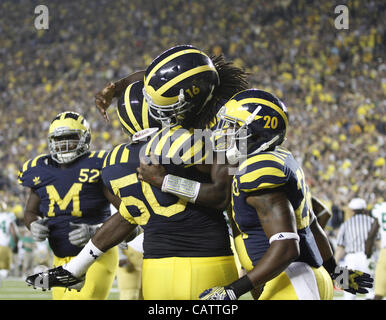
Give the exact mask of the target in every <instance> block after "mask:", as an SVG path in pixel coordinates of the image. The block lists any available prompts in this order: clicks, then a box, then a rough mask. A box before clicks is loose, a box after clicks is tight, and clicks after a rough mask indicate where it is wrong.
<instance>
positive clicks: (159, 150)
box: [145, 126, 210, 166]
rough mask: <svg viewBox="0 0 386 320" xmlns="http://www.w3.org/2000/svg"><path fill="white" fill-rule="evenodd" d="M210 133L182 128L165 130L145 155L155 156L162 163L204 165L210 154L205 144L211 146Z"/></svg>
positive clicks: (149, 143)
mask: <svg viewBox="0 0 386 320" xmlns="http://www.w3.org/2000/svg"><path fill="white" fill-rule="evenodd" d="M209 133H210V132H209V131H208V132H206V131H201V130H193V129H191V130H187V129H184V128H182V127H181V126H174V127H172V128H164V129H162V130H160V131H159V132H158V133H157V134H156V135H155V136H154V137H153V138H152V139H151V140H150V141H149V142H148V144H147V146H146V151H145V154H146V155H147V156H150V154H151V153H152V154H154V155H155V156H156V157H159V158H160V162H161V163H173V164H176V165H181V164H183V165H187V166H189V165H194V164H198V163H202V162H203V161H204V159H205V157H206V156H207V154H208V150H206V148H205V142H206V141H207V142H208V146H210V140H209V138H210V134H209ZM163 161H164V162H163Z"/></svg>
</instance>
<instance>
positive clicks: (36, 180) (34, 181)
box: [32, 177, 41, 186]
mask: <svg viewBox="0 0 386 320" xmlns="http://www.w3.org/2000/svg"><path fill="white" fill-rule="evenodd" d="M32 181H33V183H34V184H35V186H36V185H37V184H39V183H41V181H40V177H35V178H33V180H32Z"/></svg>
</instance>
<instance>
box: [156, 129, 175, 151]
mask: <svg viewBox="0 0 386 320" xmlns="http://www.w3.org/2000/svg"><path fill="white" fill-rule="evenodd" d="M173 134H174V130H169V132H168V133H166V134H165V135H163V136H162V138H161V140H160V141H159V142H158V144H157V146H156V148H155V150H154V154H156V155H161V153H162V148H163V147H164V146H165V144H166V142H167V141H168V139H169V137H171V136H172V135H173Z"/></svg>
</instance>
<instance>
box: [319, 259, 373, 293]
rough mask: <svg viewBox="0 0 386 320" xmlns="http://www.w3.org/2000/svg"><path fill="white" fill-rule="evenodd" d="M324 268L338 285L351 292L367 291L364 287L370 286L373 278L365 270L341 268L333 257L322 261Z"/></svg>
mask: <svg viewBox="0 0 386 320" xmlns="http://www.w3.org/2000/svg"><path fill="white" fill-rule="evenodd" d="M323 266H324V268H325V269H326V270H327V272H328V273H329V274H330V276H331V278H332V280H335V282H336V284H337V285H338V287H340V288H342V289H343V290H344V291H347V292H350V293H352V294H356V293H368V292H369V291H368V290H367V289H366V288H372V287H373V282H374V279H373V278H372V277H371V276H370V275H369V274H368V273H365V272H362V271H359V270H351V269H348V268H347V267H345V268H343V267H340V266H338V265H337V264H336V261H335V259H334V257H331V258H330V259H328V260H327V261H326V262H324V263H323Z"/></svg>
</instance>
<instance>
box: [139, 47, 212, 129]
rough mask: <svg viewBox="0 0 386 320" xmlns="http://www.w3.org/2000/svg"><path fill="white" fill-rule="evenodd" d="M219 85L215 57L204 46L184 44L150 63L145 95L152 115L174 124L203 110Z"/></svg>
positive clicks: (168, 123)
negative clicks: (202, 47) (206, 51)
mask: <svg viewBox="0 0 386 320" xmlns="http://www.w3.org/2000/svg"><path fill="white" fill-rule="evenodd" d="M218 85H219V76H218V72H217V70H216V68H215V66H214V65H213V62H212V60H211V59H210V58H209V57H208V56H207V55H206V54H205V53H204V52H202V51H201V50H199V49H197V48H195V47H193V46H190V45H182V46H176V47H173V48H171V49H169V50H167V51H165V52H164V53H162V54H161V55H159V56H158V57H157V58H156V59H154V60H153V62H152V63H151V64H150V65H149V67H148V68H147V69H146V73H145V78H144V88H143V95H144V97H145V99H146V102H147V103H148V105H149V114H150V116H151V117H153V118H154V119H156V120H157V121H159V122H161V123H162V124H163V125H167V126H171V125H174V124H182V123H183V121H184V119H187V118H188V117H189V116H190V115H193V114H198V113H200V112H201V111H202V110H203V108H204V107H205V105H206V104H207V103H208V101H209V100H210V99H211V98H212V93H213V90H214V89H215V87H216V86H218Z"/></svg>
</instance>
